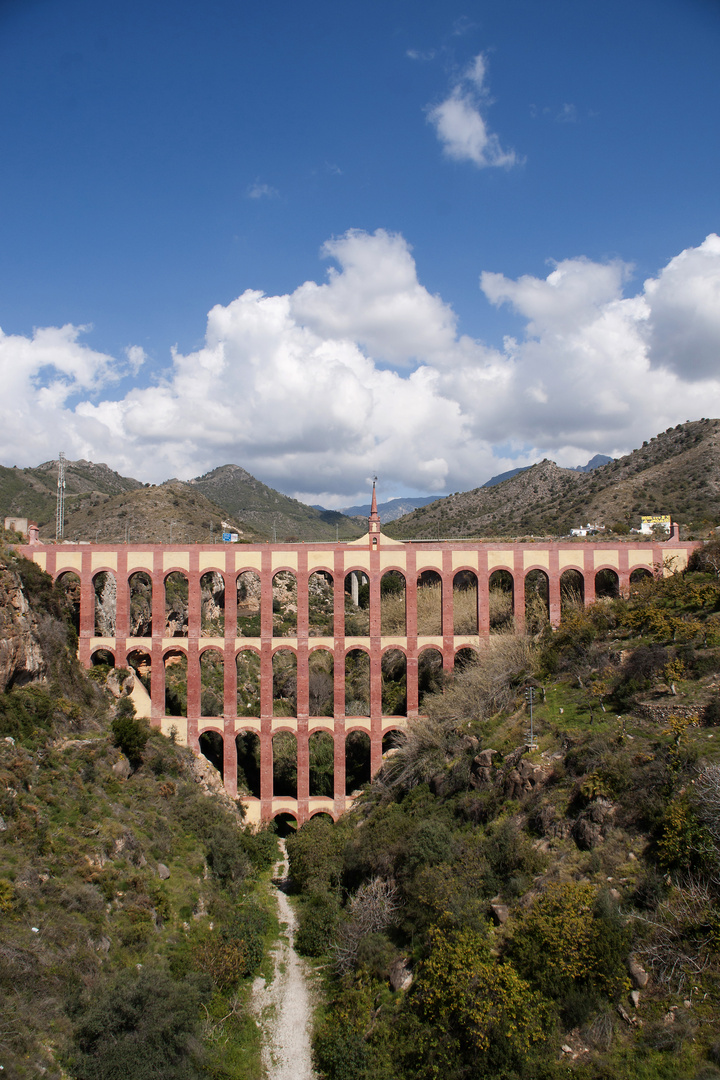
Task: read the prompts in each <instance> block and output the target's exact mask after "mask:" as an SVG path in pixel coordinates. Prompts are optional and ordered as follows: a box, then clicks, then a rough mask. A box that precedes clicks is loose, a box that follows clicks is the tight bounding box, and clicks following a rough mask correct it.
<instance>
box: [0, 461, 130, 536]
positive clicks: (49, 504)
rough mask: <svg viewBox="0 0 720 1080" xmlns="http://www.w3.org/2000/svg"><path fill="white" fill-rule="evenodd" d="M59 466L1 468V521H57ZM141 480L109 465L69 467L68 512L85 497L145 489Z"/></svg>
mask: <svg viewBox="0 0 720 1080" xmlns="http://www.w3.org/2000/svg"><path fill="white" fill-rule="evenodd" d="M57 478H58V462H57V461H46V462H45V463H44V464H42V465H38V467H37V468H35V469H17V468H13V469H8V468H6V467H5V466H3V465H0V517H6V516H12V515H17V516H19V517H27V518H30V519H32V520H33V521H36V522H37V523H38V525H44V524H46V523H48V522H53V523H54V521H55V507H56V499H57ZM141 487H142V484H141V483H140V481H139V480H133V479H131V478H130V477H128V476H121V475H120V474H119V473H116V472H113V470H112V469H109V468H108V466H107V465H102V464H100V465H96V464H94V463H93V462H92V461H68V462H66V464H65V498H66V500H67V507H68V510H70V509H71V507H72V506H73V504H74V503H75V501H76V500H77V499H78V498H79V497H80V496H83V495H87V494H90V493H97V494H100V495H118V494H120V493H121V492H127V491H136V490H137V489H138V488H141Z"/></svg>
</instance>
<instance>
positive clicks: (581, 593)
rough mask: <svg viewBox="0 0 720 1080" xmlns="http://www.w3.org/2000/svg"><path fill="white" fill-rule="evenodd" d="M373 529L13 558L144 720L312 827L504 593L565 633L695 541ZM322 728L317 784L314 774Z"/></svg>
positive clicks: (511, 609) (260, 810)
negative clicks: (28, 569)
mask: <svg viewBox="0 0 720 1080" xmlns="http://www.w3.org/2000/svg"><path fill="white" fill-rule="evenodd" d="M369 528H370V531H369V532H368V533H367V535H366V536H364V537H362V538H361V539H359V540H356V541H353V542H349V543H295V544H292V543H288V544H232V545H219V544H216V545H203V544H190V545H182V544H169V545H167V544H163V545H145V544H128V545H125V544H120V545H115V544H110V545H105V544H61V545H39V544H33V545H28V546H26V547H25V548H23V549H21V550H22V551H23V553H24V554H25V555H26V556H27V557H28V558H31V559H34V560H35V562H36V563H38V564H39V565H40V566H41V567H42V568H43V569H44V570H46V571H47V572H48V573H49V574H50V575H51V576H52V577H53V578H54V579H56V580H58V579H60V580H62V581H63V582H64V583H65V584H66V585H68V584H70V587H71V591H72V593H73V595H74V596H75V599H76V608H77V617H78V634H79V656H80V660H81V661H82V663H83V664H85V665H86V666H87V667H89V666H91V665H92V664H93V663H94V662H98V661H105V662H109V663H111V664H114V665H115V666H116V667H126V666H131V667H132V668H134V670H135V671H136V672H137V673H138V675H139V678H138V680H137V689H138V693H137V694H136V702H137V706H138V711H139V712H140V713H141V714H142V713H144V714H145V715H148V716H149V717H150V720H151V723H153V724H154V725H156V726H158V727H160V728H162V730H163V731H164V732H166V733H170V732H171V731H172V730H173V729H174V731H175V732H176V734H177V737H178V739H179V740H180V741H182V742H183V743H187V745H189V746H190V747H192V748H193V749H194V750H195V751H200V750H202V751H203V752H204V753H206V755H207V756H208V757H209V758H210V759H211V760H213V761H214V762H215V764H216V765H217V766H218V768H220V770H221V772H222V775H223V780H224V784H225V787H226V789H227V791H228V792H229V793H231V794H233V795H235V794H237V790H238V767H240V769H241V774H240V775H241V780H242V781H243V789H244V790H248V789H250V790H251V791H253V794H252V795H250V796H248V797H247V798H245V797H244V796H243V801H244V802H245V804H246V807H247V812H248V816H249V818H250V820H255V821H259V820H261V819H263V820H266V819H270V818H273V817H276V816H277V815H279V814H282V813H285V814H290V815H292V816H293V817H294V818H295V819H296V820H297V822H298V824H302V823H303V822H304V821H306V820H307V819H308V818H309V817H311V816H313V814H316V813H320V812H324V813H329V814H330V815H331V816H332V817H333V818H336V817H337V816H338V815H339V814H341V813H342V812H343V810H345V809H346V808H347V806H348V805H349V804H350V802H351V801H352V793H351V790H349V789H350V788H351V787H352V785H353V783H355V782H357V778H358V776H361V772H362V770H360V772H358V768H359V766H358V763H357V759H358V752H359V751H358V747H362V746H363V745H364V746H365V747H366V748H367V749H368V761H367V771H366V774H365V778H367V775H369V774H370V772H373V773H374V772H375V771H376V770H377V769H378V768H379V766H380V764H381V761H382V754H383V750H384V749H385V748H386V747H387V746H388V745H389V744H391V743H392V739H393V737H395V736H394V734H393V733H396V734H397V733H398V732H401V731H402V730H403V728H404V727H405V724H406V718H407V717H408V716H413V715H417V714H418V712H421V711H422V698H423V696H424V693H426V692H427V691H428V689H432V687H433V685H435V684H436V683H437V677H438V675H439V674H440V673H441V672H449V671H452V670H453V668H454V667H455V666H456V665H457V664H458V663H462V661H463V659H464V658H465V657H466V656H467V655H468V650H469V651H470V652H472V651H477V650H479V649H482V647H483V643H484V642H486V641H487V639H488V637H489V634H490V632H491V623H492V621H493V618H495V617H496V616H494V615H493V611H492V610H491V599H490V598H491V589H493V588H494V587H495V586H497V585H498V584H499V585H500V587H501V588H502V589H504V592H503V593H502V594H498V593H497V592H494V593H493V596H494V597H495V599H496V598H497V596H498V595H501V598H502V599H503V603H504V604H505V609H504V612H501V614H500V618H501V619H503V618H504V619H505V620H506V624H507V623H508V621H509V620H510V619H511V618H514V625H515V628H516V630H518V631H522V630H523V629H524V627H525V621H526V617H528V618H532V617H533V615H532V605H529V604H528V600H529V599H532V600H533V603H534V604H535V605H536V607H537V603H538V602H539V603H540V604H541V605H544V606H545V608H546V610H547V614H548V615H549V618H550V621H551V623H552V624H553V625H557V624H558V622H559V620H560V613H561V604H562V596H563V591H564V590H565V591H567V589H568V588H570V589H571V590H572V591H573V592H574V595H575V597H576V599H581V600H582V601H584V603H586V604H587V603H590V602H591V601H593V600H594V599H595V598H596V595H598V594H606V595H607V594H611V593H616V594H624V593H627V591H628V590H629V588H630V585H631V581H633V580H635V579H636V578H637V577H638V576H641V575H642V574H647V573H653V572H658V568H659V567H663V566H664V567H666V568H667V567H668V566H669V565H673V566H674V567H675V568H678V569H681V568H682V567H684V566H685V565H686V564H687V560H688V557H689V554H690V552H691V551H692V550H693V548H694V547H696V546H697V545H696V544H693V543H685V542H681V541H679V540H678V539H677V531H676V530H675V529H674V530H673V533H672V534H671V536H670V539H669V540H668V541H666V542H664V543H658V542H655V541H652V542H648V541H630V542H619V543H594V542H584V541H571V542H558V543H542V542H537V543H518V544H513V543H502V542H497V543H473V542H461V541H458V542H455V541H449V542H440V541H432V542H420V541H417V542H408V543H400V542H398V541H395V540H391V539H390V538H389V537H386V536H384V535H383V534H382V532H381V531H380V525H379V521H378V520H373V518H372V517H371V520H370V526H369ZM538 598H539V601H538ZM493 602H494V603H495V600H494V601H493ZM535 610H536V608H535ZM145 688H146V689H145ZM358 733H360V734H358ZM323 734H324V735H325V736H328V735H329V736H330V737H331V738H332V751H331V752H330V754H329V756H328V753H327V748H328V747H329V745H330V744H329V742H328V741H327V738H326V740H325V747H326V759H327V760H326V783H327V776H328V775H331V776H332V781H331V787H330V790H327V789H326V790H325V791H324V792H322V791H318V789H317V784H316V783H315V781H314V779H313V777H314V773H313V767H312V761H313V760H314V759H313V756H312V747H313V745H314V743H313V740H315V739H317V738H318V737H319V736H322V735H323ZM279 736H284V737H285V744H284V746H285V752H287V746H288V736H290V740H289V742H290V744H292V740H293V739H294V740H295V743H294V744H292V745H291V749H292V751H293V752H294V753H296V759H295V760H296V766H297V780H296V787H295V790H292V783H291V784H290V785H289V786H288V783H287V782H283V781H282V780H281V779H280V780H279V779H278V776H277V774H276V775H275V778H274V776H273V757H274V756H275V759H276V764H277V761H278V755H279V749H278V748H279V746H280V744H279V743H278V742H275V747H274V741H275V740H277V739H278V737H279ZM368 741H369V748H368ZM274 749H275V750H276V753H275V755H274ZM330 758H331V759H332V760H330ZM351 759H352V760H351ZM283 784H284V786H283Z"/></svg>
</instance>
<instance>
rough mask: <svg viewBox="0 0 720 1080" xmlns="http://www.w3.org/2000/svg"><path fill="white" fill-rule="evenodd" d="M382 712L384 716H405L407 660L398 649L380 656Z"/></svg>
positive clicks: (389, 650)
mask: <svg viewBox="0 0 720 1080" xmlns="http://www.w3.org/2000/svg"><path fill="white" fill-rule="evenodd" d="M380 670H381V672H382V711H383V714H384V715H385V716H407V658H406V656H405V653H404V652H401V651H400V649H388V650H387V652H384V653H383V655H382V660H381V665H380Z"/></svg>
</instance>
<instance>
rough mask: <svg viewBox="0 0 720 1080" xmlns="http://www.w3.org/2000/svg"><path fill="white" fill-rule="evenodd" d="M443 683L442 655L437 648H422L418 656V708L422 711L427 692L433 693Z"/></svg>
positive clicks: (441, 686) (440, 688)
mask: <svg viewBox="0 0 720 1080" xmlns="http://www.w3.org/2000/svg"><path fill="white" fill-rule="evenodd" d="M443 685H444V674H443V657H442V653H441V652H440V650H439V649H423V651H422V652H421V653H420V656H419V657H418V709H419V710H420V712H422V707H423V702H424V700H425V697H426V696H427V695H428V694H435V693H437V692H438V691H440V690H442V688H443Z"/></svg>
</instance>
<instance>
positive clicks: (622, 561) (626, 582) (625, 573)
mask: <svg viewBox="0 0 720 1080" xmlns="http://www.w3.org/2000/svg"><path fill="white" fill-rule="evenodd" d="M618 549H619V550H618V556H619V557H618V585H619V586H620V595H621V596H629V595H630V559H629V557H628V546H627V544H618ZM653 562H655V550H653Z"/></svg>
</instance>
